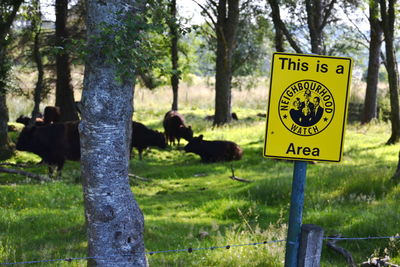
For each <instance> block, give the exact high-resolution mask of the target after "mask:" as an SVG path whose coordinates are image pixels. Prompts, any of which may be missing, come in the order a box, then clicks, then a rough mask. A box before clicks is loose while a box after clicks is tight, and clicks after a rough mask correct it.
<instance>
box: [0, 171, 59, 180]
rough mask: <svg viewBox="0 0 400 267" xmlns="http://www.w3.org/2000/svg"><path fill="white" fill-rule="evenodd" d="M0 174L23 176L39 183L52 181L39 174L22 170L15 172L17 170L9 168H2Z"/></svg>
mask: <svg viewBox="0 0 400 267" xmlns="http://www.w3.org/2000/svg"><path fill="white" fill-rule="evenodd" d="M0 172H4V173H11V174H19V175H23V176H26V177H29V178H33V179H35V180H37V181H39V182H49V181H51V179H50V178H48V177H46V176H42V175H39V174H35V173H31V172H26V171H22V170H15V169H8V168H3V167H0Z"/></svg>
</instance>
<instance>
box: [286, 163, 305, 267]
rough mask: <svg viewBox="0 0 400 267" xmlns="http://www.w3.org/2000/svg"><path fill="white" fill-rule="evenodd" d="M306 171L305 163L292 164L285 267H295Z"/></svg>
mask: <svg viewBox="0 0 400 267" xmlns="http://www.w3.org/2000/svg"><path fill="white" fill-rule="evenodd" d="M306 171H307V162H305V161H295V162H294V171H293V183H292V195H291V200H290V214H289V227H288V234H287V241H286V254H285V259H286V260H285V267H291V266H297V259H298V251H299V247H300V241H299V240H300V232H301V222H302V218H303V206H304V188H305V186H306Z"/></svg>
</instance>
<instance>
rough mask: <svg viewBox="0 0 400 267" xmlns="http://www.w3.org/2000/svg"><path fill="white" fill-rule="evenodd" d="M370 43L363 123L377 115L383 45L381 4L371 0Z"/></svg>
mask: <svg viewBox="0 0 400 267" xmlns="http://www.w3.org/2000/svg"><path fill="white" fill-rule="evenodd" d="M369 24H370V29H371V31H370V43H369V61H368V74H367V89H366V93H365V103H364V112H363V116H362V119H361V123H362V124H365V123H368V122H370V121H371V120H372V119H376V118H377V117H378V116H377V106H378V104H377V92H378V80H379V67H380V53H381V46H382V33H383V31H382V25H381V21H380V20H379V4H378V3H377V2H376V1H369Z"/></svg>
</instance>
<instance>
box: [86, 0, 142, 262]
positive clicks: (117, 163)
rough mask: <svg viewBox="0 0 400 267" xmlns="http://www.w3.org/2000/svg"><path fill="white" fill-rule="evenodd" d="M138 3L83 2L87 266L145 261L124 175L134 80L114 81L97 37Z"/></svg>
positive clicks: (139, 221)
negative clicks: (87, 53) (84, 8)
mask: <svg viewBox="0 0 400 267" xmlns="http://www.w3.org/2000/svg"><path fill="white" fill-rule="evenodd" d="M138 3H139V1H134V0H115V1H107V2H102V1H96V0H87V1H86V10H87V15H86V26H87V36H88V38H89V39H88V45H89V48H90V49H89V50H90V53H89V55H88V57H87V59H86V64H85V78H84V90H83V95H82V106H83V112H82V121H81V123H80V126H79V130H80V136H81V168H82V169H81V172H82V177H83V193H84V203H85V215H86V221H87V227H88V230H87V234H88V242H89V246H88V247H89V256H90V257H94V258H93V259H91V260H90V262H89V265H90V266H107V267H108V266H146V264H147V263H146V257H145V248H144V241H143V231H144V218H143V214H142V212H141V210H140V208H139V206H138V204H137V203H136V200H135V198H134V196H133V193H132V191H131V189H130V186H129V178H128V164H129V147H130V146H129V143H130V139H131V124H132V111H133V107H132V100H133V86H132V85H133V81H126V80H123V81H122V82H121V83H118V82H117V81H116V74H117V73H116V64H114V63H111V62H110V61H109V60H106V58H105V55H104V53H102V52H101V50H102V49H101V47H100V45H101V44H100V42H96V38H99V36H100V34H101V30H102V27H103V25H104V24H105V25H113V27H119V26H120V25H122V23H124V22H123V19H124V17H125V16H126V15H127V14H129V13H130V14H133V15H134V16H140V9H138V8H137V7H136V4H138ZM110 38H113V36H110ZM116 118H117V119H116ZM99 256H101V257H99Z"/></svg>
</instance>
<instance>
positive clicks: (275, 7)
mask: <svg viewBox="0 0 400 267" xmlns="http://www.w3.org/2000/svg"><path fill="white" fill-rule="evenodd" d="M268 2H269V5H270V7H271V10H272V11H271V16H272V22H273V23H274V29H275V50H276V52H284V51H285V49H284V42H283V31H282V29H281V26H280V23H281V12H280V8H279V3H278V0H268Z"/></svg>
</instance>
